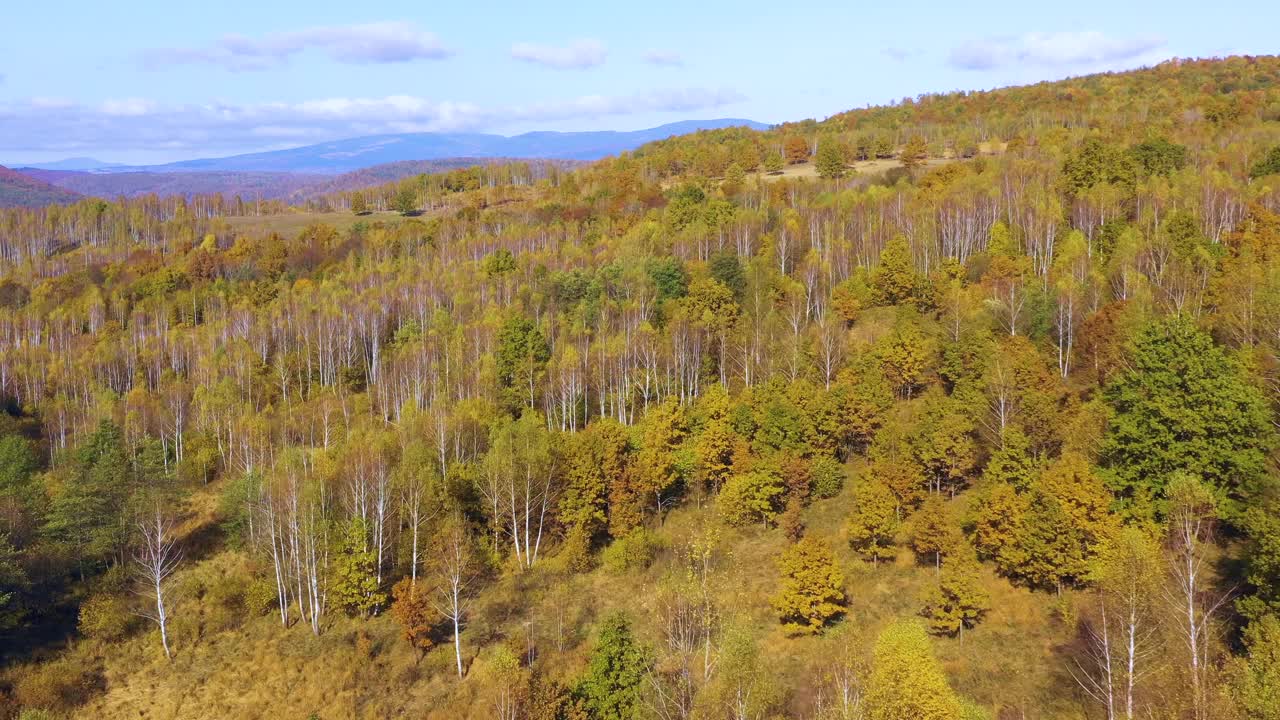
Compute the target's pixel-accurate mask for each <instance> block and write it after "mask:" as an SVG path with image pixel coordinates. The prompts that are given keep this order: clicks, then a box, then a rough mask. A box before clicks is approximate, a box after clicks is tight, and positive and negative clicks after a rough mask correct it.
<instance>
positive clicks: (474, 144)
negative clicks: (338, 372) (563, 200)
mask: <svg viewBox="0 0 1280 720" xmlns="http://www.w3.org/2000/svg"><path fill="white" fill-rule="evenodd" d="M737 126H746V127H750V128H753V129H755V130H765V129H768V128H769V127H770V126H769V125H765V124H763V123H758V122H755V121H753V120H744V119H740V118H719V119H714V120H684V121H681V122H674V123H668V124H666V125H659V126H658V127H653V128H647V129H644V130H633V131H614V130H601V131H588V132H548V131H539V132H529V133H524V134H522V135H515V136H511V137H507V136H504V135H492V134H485V133H404V134H398V135H370V136H365V137H356V138H349V139H345V140H335V141H332V142H326V143H320V144H317V145H307V146H304V147H298V148H292V149H289V150H274V151H270V152H259V153H249V154H245V155H233V156H231V157H222V158H201V159H196V160H183V161H179V162H173V163H167V164H164V165H150V166H123V165H106V164H97V165H94V163H97V161H95V160H92V159H91V158H73V159H70V160H63V161H59V162H56V163H42V164H37V165H32V166H31V167H33V168H38V169H42V170H89V171H92V172H97V173H121V172H149V173H190V172H255V173H268V172H270V173H306V174H313V175H339V174H342V173H347V172H352V171H355V170H361V169H363V168H367V167H371V166H374V165H385V164H387V163H394V162H401V161H405V160H442V159H446V158H522V159H530V160H584V161H585V160H599V159H600V158H603V157H607V156H609V155H616V154H618V153H621V152H626V151H628V150H634V149H635V148H638V147H640V146H641V145H644V144H645V143H649V142H653V141H655V140H664V139H666V138H669V137H672V136H674V135H684V134H687V133H692V132H697V131H699V130H717V129H720V128H726V127H737Z"/></svg>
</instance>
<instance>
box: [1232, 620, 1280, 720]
mask: <svg viewBox="0 0 1280 720" xmlns="http://www.w3.org/2000/svg"><path fill="white" fill-rule="evenodd" d="M1244 646H1245V656H1244V657H1243V658H1238V659H1236V660H1235V661H1234V667H1233V670H1234V682H1233V683H1232V695H1233V696H1234V699H1235V701H1236V703H1237V705H1238V706H1239V708H1240V710H1242V711H1243V712H1244V713H1245V717H1249V718H1254V719H1255V720H1280V617H1277V616H1275V615H1266V616H1263V617H1261V618H1259V619H1257V620H1254V621H1253V622H1251V623H1249V626H1248V627H1247V628H1246V629H1245V631H1244Z"/></svg>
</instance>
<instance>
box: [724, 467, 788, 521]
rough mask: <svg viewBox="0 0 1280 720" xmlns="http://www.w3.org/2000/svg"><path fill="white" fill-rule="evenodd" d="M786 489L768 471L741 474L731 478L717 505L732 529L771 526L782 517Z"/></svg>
mask: <svg viewBox="0 0 1280 720" xmlns="http://www.w3.org/2000/svg"><path fill="white" fill-rule="evenodd" d="M785 492H786V489H785V488H784V487H783V485H782V479H781V478H779V477H778V476H777V475H775V474H773V473H771V472H766V471H764V470H753V471H751V472H744V473H737V474H734V475H730V476H729V480H728V481H726V482H725V484H724V487H722V488H721V489H720V495H719V497H717V498H716V505H717V506H718V507H719V509H720V514H721V515H722V516H724V519H725V520H726V521H727V522H728V523H729V524H730V525H747V524H750V523H753V522H759V523H764V524H765V525H768V524H770V523H772V522H773V521H774V519H775V518H777V517H778V512H779V509H780V506H781V504H782V496H783V493H785Z"/></svg>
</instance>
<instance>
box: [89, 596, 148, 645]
mask: <svg viewBox="0 0 1280 720" xmlns="http://www.w3.org/2000/svg"><path fill="white" fill-rule="evenodd" d="M134 620H135V617H134V615H133V613H131V612H130V610H129V603H128V602H127V601H126V600H125V599H124V598H123V597H122V596H120V595H116V594H114V593H102V592H100V593H95V594H93V595H90V596H89V598H88V599H86V600H85V601H84V602H83V603H81V604H80V620H79V625H78V627H79V628H80V634H81V635H84V636H85V637H87V638H92V639H94V640H104V641H108V642H109V641H113V640H119V639H120V638H122V637H124V636H125V635H127V634H128V633H129V630H130V629H132V627H133V623H134Z"/></svg>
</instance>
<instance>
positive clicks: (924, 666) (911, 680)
mask: <svg viewBox="0 0 1280 720" xmlns="http://www.w3.org/2000/svg"><path fill="white" fill-rule="evenodd" d="M866 704H867V717H868V719H869V720H961V718H962V715H961V703H960V699H959V698H958V697H957V696H956V693H955V691H954V690H952V689H951V685H950V683H948V682H947V676H946V675H945V674H944V673H943V671H942V665H941V664H939V663H938V659H937V658H936V657H934V655H933V648H932V647H931V646H930V643H929V636H928V635H927V634H926V633H925V629H924V626H923V625H921V624H920V623H919V622H912V621H899V622H896V623H894V624H892V625H890V626H889V627H887V628H885V629H884V630H883V631H881V633H880V635H879V637H877V638H876V645H875V652H874V660H873V665H872V670H871V677H870V678H869V679H868V681H867V692H866Z"/></svg>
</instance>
